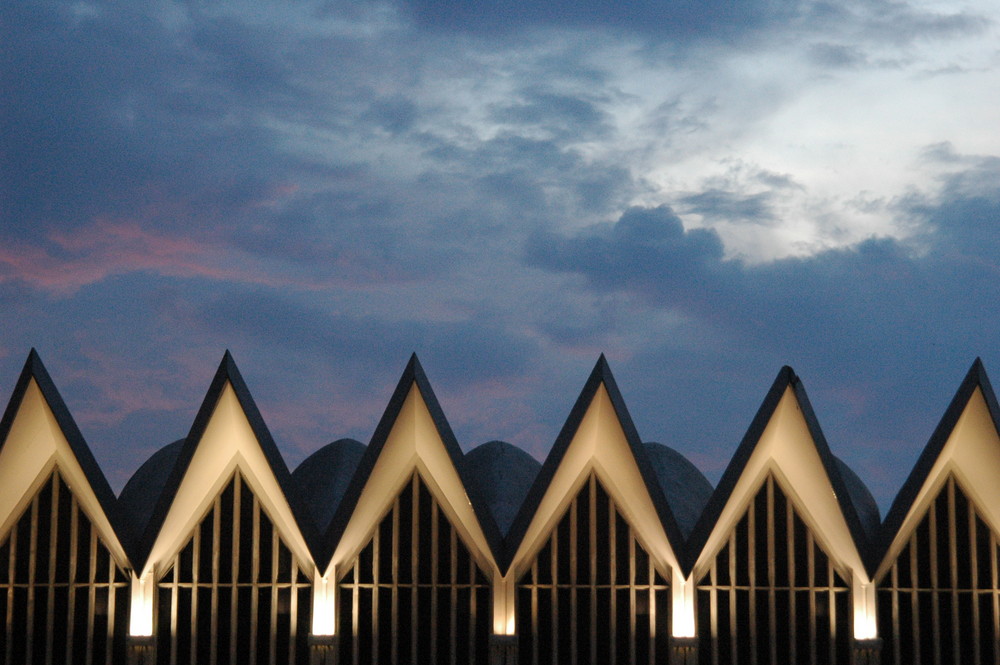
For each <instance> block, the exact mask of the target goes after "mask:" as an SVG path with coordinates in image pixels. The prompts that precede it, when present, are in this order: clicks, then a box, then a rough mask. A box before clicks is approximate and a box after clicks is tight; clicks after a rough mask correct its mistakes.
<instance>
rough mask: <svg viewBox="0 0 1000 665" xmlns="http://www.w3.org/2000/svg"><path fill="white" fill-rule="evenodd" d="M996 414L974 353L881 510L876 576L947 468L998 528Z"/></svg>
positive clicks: (999, 451)
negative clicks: (899, 484) (902, 480)
mask: <svg viewBox="0 0 1000 665" xmlns="http://www.w3.org/2000/svg"><path fill="white" fill-rule="evenodd" d="M998 416H1000V408H998V406H997V399H996V395H995V394H994V393H993V388H992V386H991V385H990V380H989V378H988V377H987V376H986V370H985V368H984V367H983V364H982V362H981V361H980V360H979V359H978V358H977V359H976V361H975V362H974V363H973V364H972V367H971V368H969V371H968V373H967V374H966V375H965V379H964V380H963V381H962V385H961V386H959V388H958V391H957V392H956V393H955V396H954V397H953V398H952V400H951V403H950V404H949V405H948V409H947V411H945V413H944V416H942V418H941V421H940V422H939V423H938V426H937V427H936V428H935V429H934V433H933V434H932V435H931V438H930V440H929V441H928V442H927V445H926V446H925V447H924V451H923V452H922V453H921V454H920V458H919V459H918V460H917V463H916V465H914V467H913V471H911V472H910V475H909V477H908V478H907V479H906V482H905V483H903V486H902V488H900V490H899V494H897V495H896V499H895V500H894V501H893V502H892V507H891V508H890V509H889V512H888V514H887V515H886V518H885V522H884V523H883V525H882V540H881V547H880V548H879V550H878V554H879V560H880V561H879V567H878V570H877V571H876V575H877V576H879V575H882V574H883V573H884V571H885V570H887V569H888V567H889V566H891V565H892V561H893V560H894V559H895V558H896V556H897V555H898V554H899V551H900V550H901V549H902V548H903V547H904V546H905V545H906V542H907V540H908V539H909V535H910V533H911V532H912V531H913V529H915V528H916V527H917V525H919V524H920V521H921V519H922V518H923V515H924V514H925V513H926V511H927V508H928V505H929V503H930V502H931V501H933V500H934V498H935V497H936V496H937V493H938V490H939V489H940V487H941V486H942V484H943V483H944V482H945V480H947V478H948V475H949V474H951V473H954V474H955V476H956V478H957V479H958V481H959V487H960V488H961V490H962V491H963V492H965V494H966V496H968V497H969V500H970V501H972V502H973V504H975V507H976V509H977V510H978V511H979V513H980V514H981V515H982V516H983V519H984V520H985V521H986V522H987V524H989V526H990V527H991V528H992V529H993V530H994V532H998V533H1000V483H998V482H997V479H998V478H1000V434H998V431H1000V427H998V422H1000V420H998Z"/></svg>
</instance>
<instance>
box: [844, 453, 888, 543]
mask: <svg viewBox="0 0 1000 665" xmlns="http://www.w3.org/2000/svg"><path fill="white" fill-rule="evenodd" d="M833 459H834V461H835V462H836V463H837V470H838V471H839V472H840V477H841V478H842V479H843V481H844V485H845V486H846V488H847V495H848V497H850V499H851V503H852V504H854V511H855V512H856V513H857V514H858V518H859V519H860V520H861V528H863V529H864V530H865V532H866V534H867V535H868V537H869V538H871V537H873V536H874V535H875V534H876V533H878V529H879V524H881V522H882V518H881V515H880V514H879V510H878V504H877V503H875V498H874V497H873V496H872V493H871V492H869V491H868V487H867V486H866V485H865V484H864V482H862V480H861V478H859V477H858V474H856V473H854V471H853V470H852V469H851V467H849V466H847V464H845V463H844V462H843V460H841V459H840V458H839V457H836V456H834V458H833Z"/></svg>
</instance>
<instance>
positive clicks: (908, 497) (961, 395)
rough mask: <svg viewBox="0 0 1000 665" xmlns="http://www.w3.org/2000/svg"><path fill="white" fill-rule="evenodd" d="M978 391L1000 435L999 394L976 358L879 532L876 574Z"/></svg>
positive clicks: (874, 553) (874, 555)
mask: <svg viewBox="0 0 1000 665" xmlns="http://www.w3.org/2000/svg"><path fill="white" fill-rule="evenodd" d="M976 388H980V389H981V390H982V392H983V398H984V399H985V400H986V407H987V409H988V410H989V412H990V418H991V419H992V420H993V426H994V427H996V428H997V431H998V432H1000V426H998V423H1000V418H998V416H1000V407H998V405H997V398H996V394H995V393H994V392H993V386H992V385H991V384H990V379H989V377H988V376H987V375H986V368H985V367H983V363H982V360H980V359H979V358H976V359H975V361H973V363H972V366H971V367H970V368H969V371H968V372H966V374H965V378H964V379H962V383H961V384H960V385H959V387H958V390H956V391H955V395H954V396H953V397H952V398H951V402H950V403H949V404H948V408H947V409H946V410H945V412H944V414H943V415H942V416H941V420H940V421H938V424H937V426H936V427H935V428H934V432H933V433H932V434H931V437H930V439H928V440H927V445H925V446H924V449H923V451H922V452H921V453H920V457H918V458H917V462H916V464H914V465H913V469H912V470H911V471H910V475H909V476H907V478H906V481H905V482H904V483H903V485H902V487H900V488H899V492H898V493H897V494H896V498H895V499H893V502H892V505H891V506H890V507H889V511H888V512H887V513H886V515H885V520H883V522H882V528H881V529H880V532H879V539H878V543H877V549H876V550H875V551H874V552H873V556H872V562H871V567H872V570H873V572H874V570H875V569H876V568H877V567H878V566H879V565H881V563H882V559H883V558H884V557H885V555H886V554H887V553H888V551H889V547H890V546H891V545H892V541H893V540H895V538H896V536H897V534H898V533H899V530H900V529H901V528H902V527H903V521H904V520H905V519H906V515H907V513H909V512H910V508H912V507H913V503H914V502H915V501H916V499H917V495H918V494H920V489H921V488H922V487H923V486H924V483H925V482H926V481H927V476H928V475H930V472H931V469H932V468H933V467H934V463H935V462H937V460H938V457H940V455H941V451H942V450H943V449H944V446H945V444H946V443H947V442H948V437H950V436H951V433H952V431H954V429H955V425H956V424H958V419H959V418H960V417H961V415H962V413H963V412H964V411H965V409H966V407H967V406H968V404H969V400H970V399H972V395H973V394H974V393H975V391H976Z"/></svg>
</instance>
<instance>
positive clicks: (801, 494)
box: [692, 386, 868, 582]
mask: <svg viewBox="0 0 1000 665" xmlns="http://www.w3.org/2000/svg"><path fill="white" fill-rule="evenodd" d="M768 473H774V475H775V480H776V481H777V482H778V485H779V486H780V487H781V489H782V491H783V492H784V493H785V494H786V496H787V497H788V499H789V500H790V501H791V502H792V504H793V505H794V507H795V510H796V511H797V512H798V514H799V516H800V517H801V518H802V520H803V521H804V522H805V524H806V526H807V527H809V529H810V530H811V531H812V532H813V536H814V537H815V538H816V540H817V542H819V543H820V545H821V546H822V548H823V550H824V551H825V552H826V553H827V555H829V556H830V558H831V559H832V560H833V562H834V564H835V565H838V566H840V567H843V568H847V569H849V570H851V571H853V572H854V573H855V574H856V575H857V576H858V578H860V579H861V580H862V582H867V581H868V574H867V572H866V571H865V566H864V563H863V561H862V559H861V554H860V553H859V552H858V549H857V546H856V545H855V542H854V538H853V536H852V534H851V530H850V528H849V527H848V525H847V520H846V519H845V518H844V514H843V511H842V510H841V506H840V502H839V501H838V499H837V495H836V493H835V492H834V489H833V485H832V484H831V482H830V478H829V476H828V475H827V472H826V467H825V466H824V465H823V460H822V458H821V457H820V455H819V451H818V450H817V448H816V443H815V442H814V440H813V438H812V434H811V433H810V431H809V425H808V423H807V422H806V419H805V415H804V414H803V412H802V407H801V405H800V404H799V401H798V399H797V398H796V396H795V392H794V390H793V389H792V387H791V386H788V387H786V388H785V391H784V393H783V394H782V396H781V399H780V400H779V402H778V405H777V407H776V408H775V410H774V413H772V414H771V418H770V420H769V421H768V423H767V426H766V427H765V428H764V431H763V433H762V434H761V436H760V438H759V439H758V441H757V445H756V446H755V447H754V449H753V452H752V453H751V455H750V459H749V460H747V463H746V466H745V467H744V468H743V471H742V473H741V474H740V477H739V480H737V481H736V485H735V486H734V487H733V490H732V493H731V494H730V496H729V498H728V500H727V501H726V505H725V506H724V507H723V509H722V512H721V513H720V514H719V518H718V520H717V521H716V522H715V524H714V525H713V526H712V532H711V534H710V535H709V537H708V539H707V540H706V542H705V545H704V547H703V548H702V550H701V552H699V553H698V557H697V559H696V561H695V565H694V568H693V571H692V578H693V579H695V580H697V579H700V578H701V577H702V575H704V574H705V572H706V571H707V570H708V568H709V567H710V566H711V563H712V560H713V559H714V558H715V557H716V555H717V554H718V552H719V550H721V549H722V547H723V546H724V545H725V544H726V542H727V540H728V538H729V534H730V532H732V530H733V529H734V528H736V524H737V523H738V522H739V520H740V519H741V518H742V517H743V514H744V513H745V512H746V510H747V507H748V506H749V504H750V502H751V501H753V498H754V496H755V495H756V494H757V492H758V491H759V489H760V487H761V485H762V483H763V482H764V479H765V478H766V477H767V474H768Z"/></svg>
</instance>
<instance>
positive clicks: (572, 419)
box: [498, 353, 684, 574]
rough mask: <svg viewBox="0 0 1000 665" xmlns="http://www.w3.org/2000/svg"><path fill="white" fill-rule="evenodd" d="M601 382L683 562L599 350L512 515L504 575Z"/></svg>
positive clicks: (679, 540) (669, 514)
mask: <svg viewBox="0 0 1000 665" xmlns="http://www.w3.org/2000/svg"><path fill="white" fill-rule="evenodd" d="M601 385H603V386H604V388H605V391H606V393H607V398H608V400H609V401H610V402H611V406H612V408H613V409H614V414H615V417H616V418H617V420H618V424H619V425H620V427H621V430H622V433H623V435H624V437H625V442H626V444H627V446H628V447H629V449H630V450H631V453H632V458H633V459H634V460H635V463H636V466H637V468H638V470H639V473H640V475H641V476H642V478H643V480H644V481H645V484H646V490H647V492H648V493H649V496H650V499H651V501H652V502H653V506H654V509H655V510H656V511H657V514H658V517H659V518H660V522H661V524H662V525H663V528H664V530H665V531H666V534H667V540H668V541H669V542H670V546H671V547H672V548H673V550H674V553H675V555H676V556H677V557H678V558H679V559H681V560H682V561H683V552H684V550H683V543H684V538H683V536H682V535H681V533H680V529H679V528H678V526H677V521H676V518H675V517H674V514H673V511H672V509H671V508H670V506H669V504H667V501H666V499H665V497H664V495H663V491H662V489H661V488H660V484H659V481H658V480H657V478H656V476H655V474H654V472H653V469H652V467H651V466H650V463H649V461H648V459H647V457H646V452H645V449H644V448H643V446H642V440H641V439H640V438H639V434H638V432H637V430H636V428H635V424H634V423H633V422H632V417H631V415H629V412H628V408H627V407H626V406H625V400H624V398H623V397H622V395H621V392H619V390H618V385H617V384H616V383H615V379H614V376H613V375H612V373H611V368H610V367H609V366H608V362H607V358H606V357H605V356H604V354H603V353H602V354H601V355H600V357H599V358H598V359H597V363H596V364H595V365H594V369H593V370H592V371H591V373H590V376H589V377H588V378H587V382H586V383H585V384H584V386H583V389H582V390H581V391H580V394H579V396H578V397H577V398H576V402H575V403H574V404H573V408H572V409H571V410H570V413H569V416H568V417H567V418H566V421H565V423H564V424H563V426H562V428H561V429H560V431H559V434H558V436H557V437H556V440H555V442H554V443H553V444H552V448H551V449H549V453H548V455H547V456H546V457H545V461H544V462H543V463H542V467H541V469H540V470H539V472H538V474H537V475H536V477H535V480H534V482H533V483H532V485H531V488H530V489H529V491H528V494H527V496H525V499H524V501H523V502H522V504H521V507H520V509H519V510H518V513H517V516H516V517H515V518H514V520H513V522H512V523H511V525H510V528H509V530H508V532H507V534H506V538H505V542H504V551H503V556H502V557H500V558H498V563H499V565H500V570H501V571H503V572H504V574H506V571H507V570H508V569H509V567H510V565H511V564H512V562H513V559H514V556H515V555H516V554H517V550H518V548H519V547H520V546H521V541H522V540H523V539H524V537H525V535H526V533H527V531H528V527H529V526H530V524H531V522H532V520H533V519H534V517H535V513H536V512H537V511H538V507H539V505H540V504H541V501H542V499H543V497H544V496H545V493H546V492H547V491H548V489H549V485H550V484H552V482H553V479H554V478H555V476H556V473H557V472H558V470H559V468H560V466H561V465H562V463H563V458H564V457H565V455H566V454H567V451H568V450H569V449H570V446H571V444H572V442H573V440H574V438H575V437H576V434H577V432H578V431H579V429H580V426H581V424H582V423H583V420H584V418H585V416H586V414H587V412H588V411H589V410H590V407H591V405H592V404H593V403H594V400H595V398H596V397H597V395H598V389H599V388H600V387H601Z"/></svg>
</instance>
